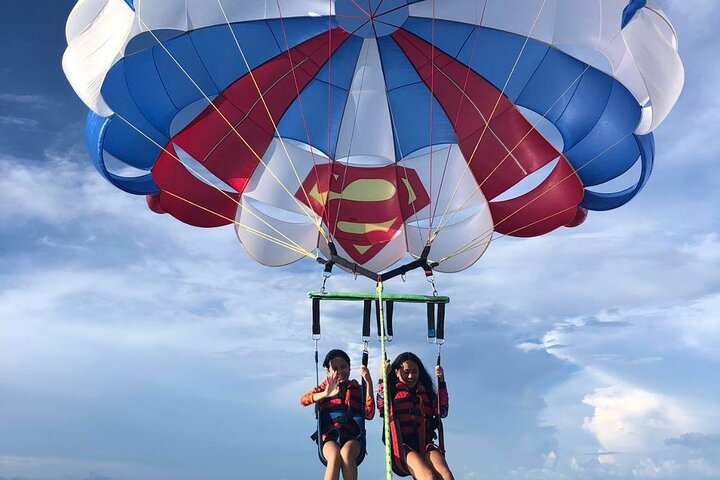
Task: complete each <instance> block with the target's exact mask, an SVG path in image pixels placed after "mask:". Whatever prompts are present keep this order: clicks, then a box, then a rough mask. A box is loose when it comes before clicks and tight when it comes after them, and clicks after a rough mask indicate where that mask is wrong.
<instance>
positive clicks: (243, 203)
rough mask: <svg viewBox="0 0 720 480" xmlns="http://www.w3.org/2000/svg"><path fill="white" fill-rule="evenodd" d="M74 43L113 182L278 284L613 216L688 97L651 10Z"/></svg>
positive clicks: (311, 1)
mask: <svg viewBox="0 0 720 480" xmlns="http://www.w3.org/2000/svg"><path fill="white" fill-rule="evenodd" d="M66 34H67V41H68V48H67V50H66V52H65V56H64V58H63V68H64V70H65V73H66V75H67V77H68V79H69V81H70V83H71V84H72V86H73V88H74V89H75V91H76V92H77V94H78V96H79V97H80V98H81V99H82V100H83V101H84V102H85V103H86V104H87V106H88V107H89V108H90V112H89V114H88V118H87V124H86V138H87V143H88V149H89V151H90V155H91V157H92V159H93V161H94V163H95V166H96V167H97V169H98V170H99V171H100V173H101V174H102V175H103V176H104V177H105V178H107V179H108V181H110V182H111V183H112V184H113V185H115V186H116V187H118V188H120V189H122V190H124V191H127V192H129V193H132V194H136V195H146V196H148V204H149V205H150V208H151V209H152V210H154V211H156V212H158V213H167V214H170V215H172V216H173V217H175V218H177V219H178V220H180V221H182V222H185V223H187V224H189V225H193V226H198V227H218V226H223V225H234V227H235V230H236V232H237V236H238V238H239V240H240V242H241V243H242V245H243V246H244V248H245V249H246V251H247V252H248V253H249V255H250V256H251V257H252V258H254V259H255V260H257V261H258V262H261V263H263V264H265V265H272V266H279V265H286V264H289V263H292V262H295V261H297V260H299V259H301V258H304V257H306V256H313V254H312V252H313V251H316V250H317V249H319V251H320V252H322V253H323V254H325V255H329V253H330V250H331V248H330V247H329V246H328V245H329V244H332V245H333V247H334V248H336V249H337V251H338V254H340V255H341V256H343V257H344V258H348V259H351V260H352V261H353V262H355V263H357V264H358V265H361V266H363V267H365V268H368V269H371V270H373V271H381V270H383V269H386V268H388V267H390V266H391V265H393V264H395V263H396V262H398V261H399V260H400V259H401V258H402V257H403V256H405V255H406V253H407V252H409V253H410V254H411V255H413V256H415V257H420V256H421V255H422V252H423V250H424V249H425V248H426V247H427V246H428V245H429V246H430V258H431V259H432V260H433V261H434V262H437V263H438V265H437V267H436V269H437V270H439V271H447V272H454V271H459V270H463V269H465V268H467V267H468V266H470V265H472V264H473V263H474V262H476V261H477V260H478V259H479V258H480V256H481V255H482V254H483V253H484V252H485V250H486V249H487V247H488V245H489V243H490V241H491V239H492V238H493V236H494V235H495V236H497V235H510V236H517V237H530V236H537V235H543V234H546V233H548V232H551V231H553V230H555V229H557V228H559V227H563V226H575V225H577V224H579V223H581V222H582V221H583V220H584V218H585V216H586V215H587V211H588V210H609V209H613V208H617V207H620V206H622V205H624V204H625V203H627V202H628V201H630V200H631V199H632V198H633V197H635V195H637V193H638V192H639V191H640V190H641V189H642V188H643V186H644V185H645V183H646V182H647V181H648V178H649V176H650V173H651V171H652V164H653V158H654V142H653V137H652V133H651V132H652V130H653V129H654V128H656V127H657V125H658V124H659V123H660V122H661V121H662V120H663V119H664V118H665V117H666V116H667V114H668V113H669V111H670V109H671V108H672V106H673V104H674V103H675V101H676V100H677V98H678V96H679V94H680V91H681V89H682V84H683V68H682V63H681V61H680V59H679V56H678V53H677V38H676V34H675V32H674V30H673V28H672V25H671V24H670V22H669V21H668V19H667V18H666V16H665V14H664V13H663V12H662V10H660V9H659V8H658V7H657V5H655V4H654V3H653V2H652V1H645V0H632V1H630V2H628V1H627V0H415V1H413V0H363V1H357V0H334V1H332V0H217V1H213V0H134V1H133V0H80V1H79V2H78V3H77V5H76V7H75V8H74V10H73V11H72V13H71V15H70V17H69V19H68V22H67V29H66ZM628 172H630V173H628ZM629 174H632V175H634V176H633V178H632V181H630V182H629V186H624V187H623V188H620V189H617V190H610V191H608V190H609V189H608V186H607V185H606V184H610V185H614V183H613V182H614V181H615V179H617V178H619V177H622V178H625V177H626V176H627V175H629Z"/></svg>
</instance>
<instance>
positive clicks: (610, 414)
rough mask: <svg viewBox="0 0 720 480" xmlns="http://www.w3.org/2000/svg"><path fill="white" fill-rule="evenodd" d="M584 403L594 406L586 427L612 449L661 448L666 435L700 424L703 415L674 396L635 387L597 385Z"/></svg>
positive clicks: (687, 429) (696, 426) (688, 429)
mask: <svg viewBox="0 0 720 480" xmlns="http://www.w3.org/2000/svg"><path fill="white" fill-rule="evenodd" d="M583 403H585V404H586V405H589V406H591V407H592V408H593V409H594V411H593V415H592V416H591V417H586V418H585V419H584V421H583V428H585V429H586V430H588V431H589V432H591V433H593V434H594V435H595V436H596V438H597V439H598V442H599V443H600V445H601V446H602V448H603V449H604V450H608V451H617V452H623V453H638V452H644V451H647V450H650V449H653V448H658V447H659V446H661V445H662V440H663V439H665V438H668V437H671V436H675V435H678V434H680V433H682V432H687V431H692V430H694V429H696V428H698V427H699V426H700V425H699V423H700V421H699V419H697V418H694V417H693V415H692V413H691V412H689V411H687V410H686V409H685V408H684V407H683V406H682V405H680V404H678V403H677V402H676V401H675V400H674V399H672V398H668V397H665V396H663V395H660V394H657V393H654V392H649V391H646V390H642V389H639V388H635V387H626V386H619V385H613V386H610V387H604V388H597V389H595V391H594V392H593V393H592V394H590V395H587V396H585V398H584V399H583Z"/></svg>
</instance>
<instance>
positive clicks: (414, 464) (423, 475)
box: [405, 451, 435, 480]
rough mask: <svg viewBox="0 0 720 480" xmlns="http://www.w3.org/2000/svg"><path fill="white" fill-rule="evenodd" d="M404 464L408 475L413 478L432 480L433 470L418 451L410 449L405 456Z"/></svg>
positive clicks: (433, 477) (416, 479)
mask: <svg viewBox="0 0 720 480" xmlns="http://www.w3.org/2000/svg"><path fill="white" fill-rule="evenodd" d="M405 465H407V467H408V470H409V471H410V475H412V477H413V478H414V479H415V480H434V479H435V472H433V469H432V468H431V467H430V464H429V463H428V462H427V460H425V459H424V458H423V457H422V456H421V455H420V454H419V453H417V452H413V451H410V452H408V453H407V455H406V456H405Z"/></svg>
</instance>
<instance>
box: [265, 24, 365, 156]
mask: <svg viewBox="0 0 720 480" xmlns="http://www.w3.org/2000/svg"><path fill="white" fill-rule="evenodd" d="M361 48H362V39H361V38H359V37H355V36H351V37H348V39H347V40H345V42H344V43H343V44H342V46H340V48H338V50H337V51H336V52H335V53H334V54H333V55H332V56H331V57H330V60H329V61H328V62H327V63H326V64H325V65H324V66H323V67H322V69H321V70H320V71H319V72H318V74H317V75H316V76H315V78H313V79H312V81H311V82H310V83H309V84H308V85H307V86H306V87H305V88H304V89H303V91H302V92H300V95H299V96H298V98H296V99H295V100H294V101H293V103H292V105H290V108H288V110H287V111H286V112H285V114H284V115H283V117H282V119H281V120H280V122H279V123H278V132H279V133H280V135H281V136H282V137H283V138H290V139H293V140H297V141H299V142H304V143H307V144H308V145H312V146H313V147H315V148H317V149H318V150H320V151H322V152H324V153H325V154H326V155H327V156H328V157H329V158H331V159H334V158H335V151H336V148H337V141H338V135H339V133H340V123H341V121H342V116H343V111H344V109H345V104H346V103H347V98H348V94H349V92H350V86H351V85H352V79H353V74H354V73H355V65H356V63H357V60H358V56H359V55H360V49H361ZM328 135H329V136H328Z"/></svg>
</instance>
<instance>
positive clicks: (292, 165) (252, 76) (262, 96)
mask: <svg viewBox="0 0 720 480" xmlns="http://www.w3.org/2000/svg"><path fill="white" fill-rule="evenodd" d="M217 2H218V6H219V7H220V10H221V11H222V14H223V17H225V22H226V24H227V26H228V29H229V30H230V34H231V35H232V37H233V40H234V41H235V46H236V47H237V49H238V52H240V56H241V57H242V59H243V63H245V68H247V71H248V74H249V75H250V79H251V80H252V82H253V85H255V89H256V90H257V92H258V95H259V96H260V101H261V102H262V104H263V107H265V112H266V113H267V115H268V119H269V120H270V122H271V123H272V126H273V129H274V130H275V135H277V137H278V140H279V141H280V145H281V146H282V149H283V151H284V152H285V157H286V158H287V160H288V163H289V164H290V168H292V171H293V173H294V174H295V178H296V179H297V182H298V185H299V186H300V190H302V192H303V195H304V196H305V201H306V202H307V204H308V205H310V204H311V203H310V198H309V196H308V193H307V191H306V190H305V186H304V185H303V182H302V180H301V179H300V175H299V174H298V172H297V168H296V167H295V163H294V162H293V160H292V156H291V155H290V152H289V151H288V149H287V144H286V142H285V140H284V139H283V137H282V135H281V134H280V131H279V130H278V126H277V123H276V122H275V119H274V118H273V116H272V114H271V113H270V108H269V107H268V105H267V102H266V101H265V94H263V92H262V91H261V89H260V85H259V84H258V82H257V79H256V78H255V74H254V73H253V71H252V69H251V68H250V63H249V62H248V60H247V57H246V56H245V51H244V50H243V48H242V47H241V46H240V41H239V40H238V38H237V35H235V31H234V30H233V29H232V25H231V24H230V19H229V18H228V16H227V13H225V8H223V5H222V2H221V0H217ZM278 11H280V4H279V3H278ZM280 25H281V26H282V30H283V34H284V35H285V45H286V47H287V50H288V52H287V53H288V59H289V60H290V70H291V71H292V74H293V79H294V81H295V88H296V90H297V93H298V100H299V101H300V112H301V114H302V119H303V123H305V132H306V134H307V137H308V145H309V144H310V133H309V131H308V129H307V122H306V121H305V115H304V113H303V112H304V111H303V106H302V100H301V99H300V89H299V87H298V83H297V76H296V74H295V65H293V62H292V55H290V52H289V46H287V45H288V42H287V34H286V33H285V25H284V23H283V19H282V13H281V14H280ZM310 156H311V158H312V163H313V166H315V165H317V163H316V162H315V152H314V151H313V150H312V148H311V149H310ZM301 208H302V207H301ZM308 218H311V219H312V221H313V224H314V225H315V227H316V228H317V229H318V231H319V232H320V235H322V236H323V238H325V240H326V241H327V236H326V234H325V231H324V230H323V228H322V226H321V224H320V221H319V220H318V219H316V218H313V217H311V216H310V215H308Z"/></svg>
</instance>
